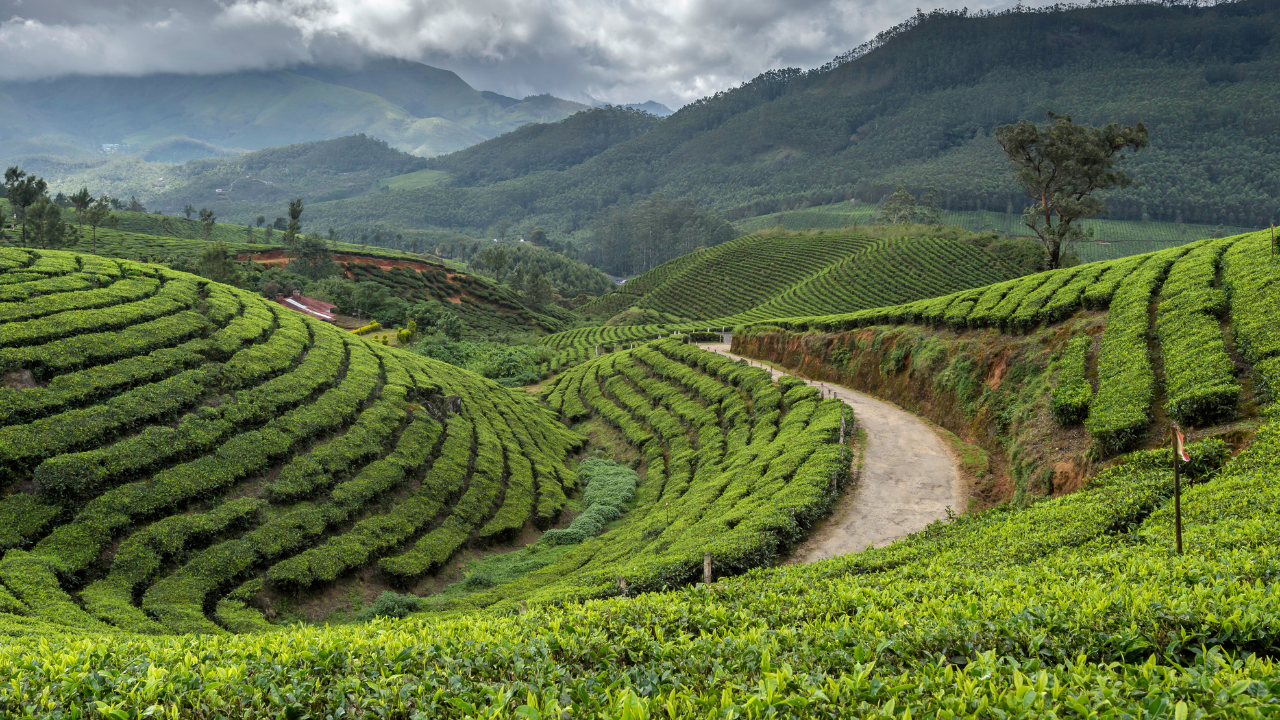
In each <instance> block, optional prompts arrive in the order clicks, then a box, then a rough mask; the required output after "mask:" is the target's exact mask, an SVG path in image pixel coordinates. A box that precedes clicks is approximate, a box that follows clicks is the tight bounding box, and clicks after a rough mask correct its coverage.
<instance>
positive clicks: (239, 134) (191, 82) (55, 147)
mask: <svg viewBox="0 0 1280 720" xmlns="http://www.w3.org/2000/svg"><path fill="white" fill-rule="evenodd" d="M588 107H589V106H588V105H584V104H581V103H576V102H572V101H569V100H562V99H560V98H556V97H552V96H550V95H532V96H529V97H526V98H524V99H516V98H510V97H505V96H503V95H500V94H498V93H493V92H488V91H480V90H476V89H475V88H473V87H471V86H470V85H468V84H467V83H466V82H464V81H463V80H462V78H460V77H458V76H457V75H456V74H454V73H453V72H450V71H448V70H441V69H439V68H434V67H431V66H429V65H424V64H422V63H418V62H412V61H408V60H397V59H372V60H367V61H365V62H364V63H363V64H361V65H360V66H359V67H342V66H325V65H303V66H298V67H293V68H289V69H287V70H276V71H253V72H238V73H229V74H216V75H176V74H158V75H145V76H141V77H97V76H67V77H62V78H58V79H54V80H42V81H32V82H4V83H0V157H14V156H23V155H39V154H43V155H57V156H61V157H68V158H72V159H87V158H92V157H96V156H98V155H100V154H102V153H104V152H108V153H121V154H129V155H136V156H138V157H141V158H143V159H146V160H150V161H157V162H182V161H185V160H189V159H192V158H199V157H211V156H220V155H232V154H238V153H240V152H244V151H247V150H259V149H262V148H267V147H273V146H279V145H289V144H294V143H300V142H308V141H315V140H324V139H329V138H336V137H341V136H345V135H353V134H358V133H364V134H368V135H372V136H376V137H378V138H380V139H382V140H385V141H387V143H389V144H390V146H391V147H394V148H396V149H398V150H402V151H404V152H407V153H410V154H413V155H418V156H423V157H429V156H432V155H438V154H441V153H447V152H452V151H455V150H459V149H462V148H464V147H467V146H469V145H474V144H476V143H479V142H483V141H484V140H487V139H489V138H493V137H496V136H498V135H501V134H503V133H505V132H509V131H511V130H514V129H515V128H517V127H520V126H521V125H525V124H528V123H531V122H537V123H546V122H554V121H557V120H560V119H562V118H565V117H567V116H569V115H572V114H573V113H575V112H579V111H581V110H586V109H588Z"/></svg>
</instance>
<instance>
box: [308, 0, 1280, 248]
mask: <svg viewBox="0 0 1280 720" xmlns="http://www.w3.org/2000/svg"><path fill="white" fill-rule="evenodd" d="M1277 34H1280V8H1278V7H1277V6H1276V5H1275V3H1273V2H1269V1H1268V0H1246V1H1244V2H1238V3H1230V4H1223V5H1217V6H1213V7H1189V6H1159V5H1147V4H1144V5H1128V6H1110V7H1089V8H1075V9H1059V10H1044V11H1032V10H1026V9H1024V10H1020V11H1010V12H1007V13H1002V14H999V15H994V16H970V15H965V14H962V13H947V12H937V13H933V14H930V15H921V16H918V17H917V18H915V19H913V20H912V21H911V22H909V23H907V24H906V25H904V26H902V27H900V28H897V29H895V30H894V31H892V32H889V33H886V34H885V35H884V37H883V38H881V40H880V41H878V42H876V43H873V44H872V45H871V46H869V47H867V48H861V49H859V50H858V51H856V52H854V53H851V54H850V55H849V56H846V57H842V58H839V59H837V61H836V62H833V63H831V64H829V65H828V66H824V67H822V68H818V69H816V70H812V71H808V72H800V71H798V70H777V71H771V72H769V73H766V74H764V75H761V76H760V77H758V78H756V79H754V80H752V81H750V82H748V83H746V84H744V85H743V86H741V87H738V88H734V89H731V90H727V91H724V92H721V93H717V94H716V95H715V96H713V97H709V98H705V99H703V100H700V101H698V102H695V103H692V104H690V105H687V106H685V107H683V108H681V109H680V110H679V111H677V112H676V113H675V114H673V115H672V116H670V117H668V118H666V119H664V120H662V121H661V122H659V123H657V124H655V125H654V127H653V129H652V130H650V131H649V132H647V133H644V134H643V135H640V136H639V137H636V138H634V139H630V140H627V141H626V142H622V143H619V144H617V145H614V146H612V147H609V148H608V149H607V150H605V151H603V152H600V153H599V154H597V155H595V156H593V157H591V158H590V159H588V160H586V161H585V162H582V163H580V164H578V165H574V166H572V167H568V168H566V169H555V168H549V167H547V165H546V164H545V163H542V162H540V161H537V160H536V159H534V158H531V159H530V161H528V162H526V163H525V164H524V165H522V166H507V167H505V168H504V176H505V177H509V178H510V179H507V180H504V181H502V182H496V183H495V182H492V177H493V176H492V174H491V173H486V172H484V170H485V168H486V166H487V164H488V163H489V161H488V160H486V159H485V157H486V155H485V153H484V152H483V151H482V150H481V149H479V148H478V149H477V150H476V151H475V152H472V153H470V154H468V155H459V156H456V157H446V158H437V159H434V160H432V161H431V163H432V166H433V167H440V168H441V169H445V168H446V165H447V166H448V171H449V172H450V174H451V175H452V176H453V177H454V180H453V182H452V183H446V184H442V185H438V186H434V187H430V188H421V189H417V190H412V191H404V194H403V195H399V196H397V195H395V194H394V193H393V194H392V196H391V197H374V198H362V199H359V200H356V201H341V202H338V203H336V204H334V205H332V206H327V207H324V208H319V207H317V208H316V213H317V214H318V215H319V214H323V216H324V217H325V222H334V223H341V222H344V221H356V220H357V219H358V218H363V217H367V216H371V215H377V216H379V217H381V218H383V219H384V221H386V222H388V223H390V224H395V225H400V226H404V227H422V226H437V227H447V228H455V229H476V230H480V231H483V230H486V229H487V228H489V227H491V226H492V225H494V224H495V223H498V222H502V221H506V222H512V223H528V224H542V225H544V226H546V227H548V228H549V229H556V230H560V231H563V232H575V231H581V230H585V229H587V228H589V227H590V226H591V224H592V222H593V220H594V219H595V217H596V216H597V214H598V213H599V212H600V210H602V209H603V208H606V207H611V206H614V205H627V204H630V203H632V202H634V201H636V200H637V199H638V198H641V197H644V196H646V195H648V194H650V193H654V192H662V193H664V194H666V195H668V196H669V197H688V198H691V199H693V200H694V201H695V202H697V203H699V204H700V205H702V206H704V207H709V208H713V209H715V210H718V211H721V212H723V213H726V214H727V215H728V216H729V218H730V219H736V218H741V217H748V216H752V215H755V214H762V213H769V212H774V211H777V210H781V209H786V208H794V207H806V206H809V205H814V204H823V203H828V202H831V201H833V200H843V199H848V198H852V197H857V198H860V199H863V200H867V201H870V202H877V201H879V200H880V199H881V198H882V197H883V196H884V195H885V194H886V193H887V192H889V191H890V190H892V189H893V187H894V186H896V185H897V184H899V183H901V184H904V185H906V186H907V187H908V188H909V189H911V190H912V191H914V192H916V193H917V194H919V193H920V192H921V191H923V190H924V189H926V188H929V187H936V188H937V189H938V190H939V191H940V192H941V195H942V205H943V206H944V209H951V210H966V209H978V208H985V209H988V210H999V211H1005V210H1007V209H1009V208H1013V209H1014V210H1015V211H1017V210H1018V209H1020V208H1021V207H1022V205H1023V203H1024V202H1025V201H1024V197H1023V196H1022V194H1021V193H1020V192H1019V191H1018V189H1017V188H1016V186H1014V184H1013V182H1012V176H1011V173H1010V172H1009V169H1008V167H1007V163H1006V162H1005V160H1004V159H1003V157H1002V155H1001V153H1000V151H999V148H998V147H997V146H996V144H995V142H994V140H993V139H992V133H993V132H994V130H995V128H996V127H998V126H1000V125H1003V124H1007V123H1014V122H1017V121H1018V120H1020V119H1024V118H1025V119H1030V120H1033V121H1036V122H1043V121H1044V120H1045V113H1046V112H1047V111H1049V110H1053V111H1055V112H1059V113H1070V114H1071V116H1072V118H1073V119H1074V120H1076V121H1077V122H1084V123H1088V124H1105V123H1109V122H1119V123H1129V124H1131V123H1135V122H1139V121H1141V122H1144V123H1146V125H1147V127H1148V128H1149V129H1150V131H1151V147H1150V148H1149V149H1147V150H1144V151H1142V152H1140V153H1137V154H1136V155H1135V156H1134V157H1132V158H1130V159H1129V160H1127V161H1126V162H1125V168H1126V170H1127V171H1129V172H1130V173H1131V174H1132V175H1133V176H1134V177H1135V178H1137V179H1138V180H1139V181H1140V182H1139V184H1138V185H1136V186H1134V187H1131V188H1127V189H1124V190H1117V191H1114V192H1112V193H1110V194H1109V198H1108V202H1109V205H1110V207H1111V209H1112V211H1113V216H1114V217H1117V218H1120V219H1133V220H1137V219H1141V218H1142V217H1143V216H1144V214H1145V215H1147V216H1149V217H1151V218H1152V219H1157V220H1167V221H1171V222H1177V221H1185V222H1188V223H1191V222H1195V223H1212V224H1219V223H1221V224H1225V225H1228V226H1243V227H1258V226H1262V225H1265V224H1266V223H1267V222H1269V221H1270V220H1271V219H1272V217H1273V213H1274V208H1275V207H1276V206H1277V204H1278V203H1277V200H1278V199H1280V181H1278V180H1277V178H1276V177H1275V176H1274V174H1272V173H1269V172H1267V171H1266V170H1265V168H1269V167H1273V166H1275V165H1276V162H1277V160H1280V158H1277V157H1276V153H1278V152H1280V150H1278V149H1277V148H1280V142H1277V139H1278V138H1280V121H1278V120H1277V117H1276V115H1275V112H1276V111H1275V110H1274V108H1275V104H1274V103H1272V102H1269V101H1267V100H1266V99H1267V98H1274V97H1276V96H1278V95H1280V80H1277V78H1280V72H1278V70H1280V46H1278V45H1277V44H1276V43H1274V42H1273V38H1275V37H1276V36H1277ZM565 141H566V142H577V141H575V140H572V139H571V138H566V139H565ZM491 142H493V141H491ZM480 147H481V148H483V145H482V146H480ZM543 152H545V153H553V152H554V150H553V149H551V148H547V149H544V151H543Z"/></svg>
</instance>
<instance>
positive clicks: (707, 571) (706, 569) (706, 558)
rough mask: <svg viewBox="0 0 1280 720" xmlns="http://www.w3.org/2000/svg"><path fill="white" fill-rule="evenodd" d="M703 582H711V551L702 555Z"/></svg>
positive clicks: (708, 583)
mask: <svg viewBox="0 0 1280 720" xmlns="http://www.w3.org/2000/svg"><path fill="white" fill-rule="evenodd" d="M702 582H704V583H706V584H707V585H710V584H711V553H703V555H702Z"/></svg>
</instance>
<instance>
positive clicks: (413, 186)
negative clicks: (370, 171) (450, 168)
mask: <svg viewBox="0 0 1280 720" xmlns="http://www.w3.org/2000/svg"><path fill="white" fill-rule="evenodd" d="M448 177H449V173H446V172H444V171H442V170H418V171H417V172H411V173H407V174H404V175H396V176H394V177H387V178H382V179H381V180H379V181H378V184H379V185H381V186H383V187H389V188H391V189H392V190H417V189H418V188H424V187H431V186H432V185H436V184H438V183H440V182H442V181H444V180H445V179H447V178H448Z"/></svg>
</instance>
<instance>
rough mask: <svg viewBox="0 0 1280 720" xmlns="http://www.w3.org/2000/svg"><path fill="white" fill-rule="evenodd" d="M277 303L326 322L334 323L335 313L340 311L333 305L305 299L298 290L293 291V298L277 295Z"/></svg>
mask: <svg viewBox="0 0 1280 720" xmlns="http://www.w3.org/2000/svg"><path fill="white" fill-rule="evenodd" d="M276 302H278V303H280V304H281V305H283V306H285V307H287V308H289V309H290V310H297V311H298V312H300V313H306V314H308V315H310V316H311V317H314V318H319V319H321V320H324V321H325V322H333V311H334V310H336V309H338V306H337V305H331V304H329V303H327V302H325V301H323V300H316V299H315V298H309V297H303V296H302V293H301V292H298V291H297V290H294V291H293V297H285V296H284V295H276Z"/></svg>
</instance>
